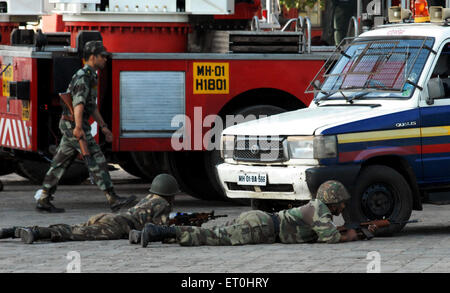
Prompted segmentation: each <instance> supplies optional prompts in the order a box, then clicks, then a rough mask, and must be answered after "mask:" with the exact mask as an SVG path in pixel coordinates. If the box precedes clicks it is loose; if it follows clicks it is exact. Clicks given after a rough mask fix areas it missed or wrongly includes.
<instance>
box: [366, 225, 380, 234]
mask: <svg viewBox="0 0 450 293" xmlns="http://www.w3.org/2000/svg"><path fill="white" fill-rule="evenodd" d="M377 229H378V227H377V225H369V227H367V230H369V232H370V233H375V231H376V230H377Z"/></svg>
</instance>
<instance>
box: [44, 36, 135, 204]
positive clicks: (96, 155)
mask: <svg viewBox="0 0 450 293" xmlns="http://www.w3.org/2000/svg"><path fill="white" fill-rule="evenodd" d="M109 55H110V54H109V53H108V52H107V51H106V48H105V47H104V46H103V44H102V42H101V41H90V42H87V43H86V45H85V47H84V59H85V60H86V64H85V66H84V67H83V68H82V69H80V70H78V72H77V73H75V75H74V76H73V78H72V81H71V82H70V84H69V87H68V92H70V93H71V95H72V100H73V108H74V113H75V117H72V116H71V114H70V112H69V109H68V108H67V107H66V106H65V105H64V106H63V113H62V117H61V120H60V123H59V128H60V130H61V133H62V135H63V136H62V139H61V142H60V143H59V146H58V150H57V152H56V155H55V156H54V158H53V161H52V164H51V166H50V169H49V170H48V172H47V174H46V176H45V178H44V182H43V184H42V189H41V190H40V192H41V194H40V195H39V194H37V196H36V197H37V200H38V202H37V206H36V208H37V209H38V210H40V211H47V212H64V209H60V208H56V207H55V206H54V205H53V204H52V203H51V202H50V201H51V200H52V199H53V197H52V194H54V193H55V191H56V187H57V184H58V181H59V180H60V179H61V177H62V176H63V174H64V172H65V171H66V169H67V168H68V167H69V166H70V164H71V163H72V162H73V161H74V160H75V158H76V157H77V156H78V155H79V153H81V150H80V145H79V142H78V141H79V140H80V139H81V138H83V137H84V138H85V139H86V141H87V145H88V149H89V152H90V155H91V158H92V159H91V160H89V166H88V168H89V172H90V174H91V175H92V178H93V180H94V181H95V183H96V184H97V186H98V187H99V188H100V189H101V190H102V191H104V192H105V195H106V198H107V200H108V203H109V204H110V207H111V210H112V211H117V210H119V209H120V208H122V207H125V206H129V205H131V204H132V203H134V202H135V200H136V197H135V196H131V197H128V198H123V197H119V196H117V195H116V193H115V192H114V187H113V184H112V181H111V178H110V175H109V172H108V165H107V162H106V159H105V156H104V155H103V153H102V152H101V149H100V147H99V146H98V144H97V142H96V141H95V139H94V138H93V137H92V135H91V126H90V123H89V118H90V117H91V116H92V117H93V118H94V120H95V121H96V122H97V123H98V124H99V125H100V129H101V130H102V132H103V134H104V135H105V138H106V141H107V142H112V139H113V136H112V133H111V131H110V130H109V129H108V126H107V124H106V123H105V122H104V121H103V118H102V116H101V114H100V112H99V110H98V107H97V73H96V71H97V70H100V69H103V68H104V67H105V65H106V61H107V56H109Z"/></svg>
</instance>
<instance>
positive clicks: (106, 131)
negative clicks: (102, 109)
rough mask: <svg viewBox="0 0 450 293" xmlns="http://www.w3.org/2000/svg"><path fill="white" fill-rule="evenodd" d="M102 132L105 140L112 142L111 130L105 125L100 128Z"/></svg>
mask: <svg viewBox="0 0 450 293" xmlns="http://www.w3.org/2000/svg"><path fill="white" fill-rule="evenodd" d="M102 132H103V134H104V135H105V139H106V141H107V142H112V141H113V138H114V137H113V134H112V132H111V130H109V129H108V128H107V127H103V128H102Z"/></svg>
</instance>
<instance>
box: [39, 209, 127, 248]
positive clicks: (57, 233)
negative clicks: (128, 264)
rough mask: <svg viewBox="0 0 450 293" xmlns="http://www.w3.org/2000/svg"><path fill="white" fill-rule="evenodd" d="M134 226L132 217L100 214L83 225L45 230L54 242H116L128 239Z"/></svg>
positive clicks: (52, 227)
mask: <svg viewBox="0 0 450 293" xmlns="http://www.w3.org/2000/svg"><path fill="white" fill-rule="evenodd" d="M134 224H135V220H134V219H133V218H132V215H129V214H128V215H124V214H110V213H102V214H98V215H95V216H93V217H91V218H90V219H89V220H88V221H87V222H86V223H83V224H79V225H74V226H70V225H67V224H57V225H51V226H49V227H48V228H47V229H48V230H49V232H50V234H51V237H50V238H51V240H52V241H55V242H61V241H87V240H116V239H128V234H129V232H130V230H132V229H135V228H136V227H135V225H134ZM40 229H45V228H40Z"/></svg>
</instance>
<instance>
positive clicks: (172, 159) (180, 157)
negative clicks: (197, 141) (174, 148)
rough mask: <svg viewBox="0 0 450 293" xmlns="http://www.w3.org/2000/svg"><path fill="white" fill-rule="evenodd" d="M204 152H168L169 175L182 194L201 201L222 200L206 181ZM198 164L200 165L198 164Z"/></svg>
mask: <svg viewBox="0 0 450 293" xmlns="http://www.w3.org/2000/svg"><path fill="white" fill-rule="evenodd" d="M203 155H204V152H195V151H192V152H170V153H169V166H170V173H171V174H172V175H173V176H174V177H175V178H176V179H177V181H178V184H179V185H180V188H181V190H182V191H183V192H186V193H187V194H189V195H191V196H193V197H196V198H199V199H203V200H223V199H224V198H223V196H222V195H220V194H218V193H217V190H216V189H215V188H214V187H213V186H212V185H211V183H210V181H209V180H208V175H207V174H206V170H205V168H204V166H203V165H202V164H201V162H202V161H203ZM199 162H200V163H199Z"/></svg>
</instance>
